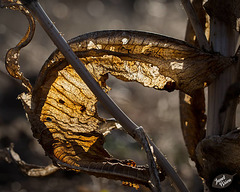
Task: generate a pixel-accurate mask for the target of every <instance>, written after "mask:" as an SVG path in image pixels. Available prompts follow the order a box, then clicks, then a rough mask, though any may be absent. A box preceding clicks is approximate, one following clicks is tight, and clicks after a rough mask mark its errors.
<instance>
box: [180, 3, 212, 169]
mask: <svg viewBox="0 0 240 192" xmlns="http://www.w3.org/2000/svg"><path fill="white" fill-rule="evenodd" d="M202 3H203V0H193V1H192V4H193V7H194V9H195V11H196V13H197V16H198V18H199V20H200V23H201V25H202V27H203V29H205V28H206V27H207V26H206V25H205V24H206V22H207V21H206V12H205V11H204V9H203V7H202ZM206 30H208V29H205V31H206ZM195 37H196V36H195V32H194V30H193V28H192V26H191V23H190V21H188V25H187V30H186V35H185V40H186V41H187V42H188V43H190V44H192V45H195V46H199V45H198V41H197V39H196V38H195ZM179 101H180V120H181V128H182V134H183V138H184V141H185V144H186V147H187V150H188V154H189V157H190V158H191V159H192V160H193V161H194V162H195V163H196V167H198V162H197V158H196V152H195V149H196V147H197V145H198V143H199V142H200V141H201V140H202V139H203V138H204V137H205V132H206V130H205V124H206V115H205V96H204V89H203V88H202V89H198V90H195V91H194V94H193V95H192V96H190V95H188V94H185V93H183V92H181V91H180V94H179Z"/></svg>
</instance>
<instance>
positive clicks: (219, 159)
mask: <svg viewBox="0 0 240 192" xmlns="http://www.w3.org/2000/svg"><path fill="white" fill-rule="evenodd" d="M239 142H240V130H239V129H236V130H234V131H232V132H229V133H228V134H226V135H221V136H216V135H215V136H212V137H208V138H205V139H203V140H202V141H201V142H200V143H199V144H198V146H197V148H196V155H197V158H198V162H199V164H200V167H199V168H198V172H199V174H200V176H201V177H203V178H204V179H205V181H206V184H207V185H208V187H209V188H210V189H211V187H212V182H213V181H214V179H215V178H216V176H217V175H220V174H231V175H233V174H235V173H237V176H236V177H238V178H239V175H240V169H239V167H240V164H239V162H240V146H239ZM237 180H238V182H232V183H231V185H230V186H229V187H230V188H228V190H227V191H234V190H231V187H233V188H234V189H237V190H235V191H238V189H239V179H237ZM215 184H216V183H215ZM225 184H227V183H225ZM215 187H216V186H215ZM224 187H226V185H224ZM222 188H223V187H222Z"/></svg>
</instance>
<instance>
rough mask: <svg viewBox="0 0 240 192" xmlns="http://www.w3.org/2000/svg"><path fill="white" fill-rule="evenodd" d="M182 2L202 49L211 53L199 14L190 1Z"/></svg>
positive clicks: (183, 0) (182, 0) (184, 0)
mask: <svg viewBox="0 0 240 192" xmlns="http://www.w3.org/2000/svg"><path fill="white" fill-rule="evenodd" d="M181 2H182V5H183V7H184V9H185V11H186V13H187V15H188V18H189V20H190V22H191V24H192V27H193V30H194V32H195V34H196V36H197V39H198V43H199V45H200V47H201V48H203V49H205V50H207V51H210V50H211V47H210V45H209V43H208V41H207V38H206V36H205V33H204V30H203V28H202V26H201V23H200V21H199V19H198V17H197V14H196V12H195V10H194V8H193V6H192V4H191V2H190V0H181Z"/></svg>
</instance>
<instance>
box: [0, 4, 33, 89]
mask: <svg viewBox="0 0 240 192" xmlns="http://www.w3.org/2000/svg"><path fill="white" fill-rule="evenodd" d="M1 6H2V7H6V8H10V9H12V10H17V11H21V12H22V13H23V14H24V15H25V16H26V17H27V19H28V22H29V26H28V30H27V32H26V34H25V35H24V37H23V38H22V39H21V40H20V42H19V43H18V44H17V45H16V47H14V48H11V49H9V50H8V52H7V54H6V57H5V66H6V69H7V71H8V73H9V74H10V75H11V76H12V77H14V78H16V79H20V80H21V81H22V84H23V86H24V87H26V88H27V89H28V91H30V90H31V89H32V86H31V84H30V82H29V81H28V79H27V78H25V77H24V75H23V73H22V72H21V71H20V66H19V64H18V59H19V55H20V53H19V52H20V49H21V48H23V47H25V46H26V45H28V43H29V42H30V41H31V40H32V38H33V35H34V32H35V20H34V18H33V17H32V15H31V14H30V12H29V11H28V10H27V9H26V8H25V7H24V6H23V5H22V4H21V2H20V1H19V0H16V1H14V0H7V1H3V2H1Z"/></svg>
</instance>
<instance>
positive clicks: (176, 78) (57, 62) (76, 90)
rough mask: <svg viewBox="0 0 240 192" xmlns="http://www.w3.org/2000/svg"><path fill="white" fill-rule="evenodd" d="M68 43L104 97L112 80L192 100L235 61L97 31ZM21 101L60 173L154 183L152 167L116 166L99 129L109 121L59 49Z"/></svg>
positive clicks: (153, 38) (151, 38) (139, 36)
mask: <svg viewBox="0 0 240 192" xmlns="http://www.w3.org/2000/svg"><path fill="white" fill-rule="evenodd" d="M69 44H70V46H71V48H72V49H73V51H74V52H75V53H76V55H77V56H78V57H79V59H80V60H81V61H82V62H83V63H84V64H85V66H86V68H87V70H88V71H89V72H90V73H91V74H92V76H93V77H94V78H95V80H96V81H97V82H98V83H99V84H100V86H101V87H102V88H103V89H104V90H105V91H106V92H108V91H109V87H107V85H106V80H107V78H108V74H111V75H113V76H115V77H117V78H119V79H121V80H124V81H137V82H139V83H141V84H143V85H144V86H146V87H153V88H156V89H166V90H168V91H172V90H174V89H180V90H183V91H185V92H186V93H189V94H191V93H193V92H194V91H195V90H196V89H198V88H203V87H204V82H207V83H210V82H211V81H212V80H213V79H214V78H215V77H216V76H217V75H218V74H219V72H220V71H221V70H223V69H225V68H226V67H227V66H228V65H231V64H232V59H231V58H226V57H222V56H219V55H215V54H210V53H206V52H203V51H201V50H199V49H197V48H194V47H192V46H190V45H188V44H186V43H185V42H183V41H179V40H175V39H172V38H168V37H164V36H161V35H156V34H150V33H145V32H136V31H102V32H94V33H90V34H86V35H83V36H79V37H77V38H75V39H73V40H71V41H70V42H69ZM203 74H204V75H203ZM21 99H22V101H23V104H24V107H25V110H26V112H27V114H28V117H29V120H30V122H31V125H32V131H33V134H34V137H36V138H37V139H38V140H39V142H40V143H41V145H42V146H43V148H44V150H45V152H46V154H47V155H48V156H49V157H51V158H52V159H53V161H54V162H55V163H56V164H58V165H59V166H61V167H63V168H68V169H72V170H75V171H86V172H88V173H91V174H94V175H96V176H105V177H108V178H114V179H122V180H124V178H128V179H127V180H126V181H128V182H131V183H136V182H137V183H145V184H146V183H147V182H148V179H149V174H148V169H147V168H139V167H131V166H129V165H128V164H127V163H126V162H122V161H119V160H116V159H112V158H111V156H110V155H109V154H108V152H107V151H106V150H105V149H104V148H103V143H104V136H103V135H104V134H105V131H107V130H104V131H103V130H102V129H101V126H102V125H103V124H105V123H106V120H105V119H103V118H101V117H99V116H98V114H97V109H96V104H97V98H96V97H95V95H94V94H93V93H92V92H91V91H90V89H89V88H88V87H87V85H86V84H85V83H84V82H83V80H82V79H81V78H80V77H79V75H78V74H77V73H76V72H75V70H74V69H73V68H72V66H71V65H70V64H69V63H68V62H67V61H66V60H65V57H64V56H63V55H62V54H61V53H60V52H59V51H58V50H57V51H55V52H54V53H53V54H52V55H51V56H50V57H49V59H48V60H47V61H46V63H45V64H44V66H43V68H42V69H41V72H40V74H39V76H38V79H37V81H36V84H35V86H34V88H33V91H32V93H31V92H30V93H28V94H23V95H22V96H21ZM29 101H30V102H29ZM126 173H127V174H126ZM136 173H137V174H136ZM126 175H128V177H127V176H126ZM130 176H131V178H132V179H129V178H130Z"/></svg>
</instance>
